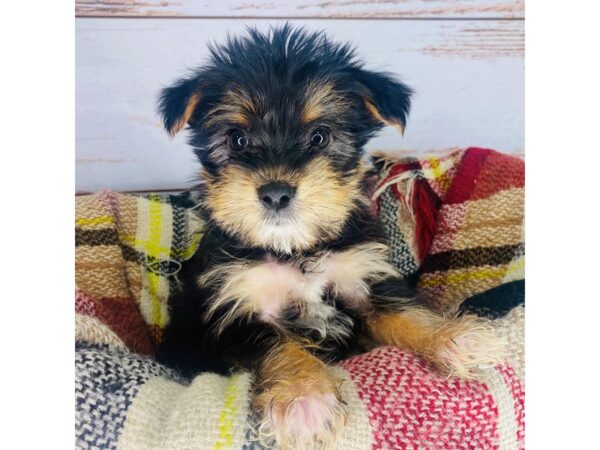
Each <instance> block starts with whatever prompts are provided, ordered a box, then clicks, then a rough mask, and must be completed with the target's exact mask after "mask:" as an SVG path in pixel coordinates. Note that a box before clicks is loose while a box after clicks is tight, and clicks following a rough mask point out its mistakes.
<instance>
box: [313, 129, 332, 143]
mask: <svg viewBox="0 0 600 450" xmlns="http://www.w3.org/2000/svg"><path fill="white" fill-rule="evenodd" d="M327 144H329V133H328V132H327V130H326V129H325V128H323V127H319V128H317V129H316V130H314V131H313V132H312V134H311V135H310V145H312V146H314V147H319V148H324V147H327Z"/></svg>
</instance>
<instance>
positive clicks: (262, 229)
mask: <svg viewBox="0 0 600 450" xmlns="http://www.w3.org/2000/svg"><path fill="white" fill-rule="evenodd" d="M410 93H411V92H410V89H409V88H407V87H406V86H405V85H403V84H402V83H400V82H398V81H396V80H394V79H392V78H391V77H390V76H388V75H385V74H380V73H374V72H370V71H367V70H365V69H363V68H362V65H361V64H360V63H359V62H358V61H357V60H356V58H355V56H354V54H353V51H352V50H351V49H350V48H349V47H348V46H347V45H346V46H344V45H338V44H334V43H331V42H330V41H329V39H328V38H327V37H325V36H324V35H323V34H321V33H313V34H310V33H307V32H305V31H303V30H301V29H292V28H290V27H289V26H284V27H282V28H278V29H275V30H272V31H271V32H270V33H269V34H262V33H260V32H258V31H256V30H249V32H248V36H246V37H243V38H239V39H230V40H229V41H228V43H227V45H224V46H216V47H213V48H211V59H210V61H209V62H208V63H207V64H206V65H205V66H204V67H202V68H201V69H199V70H197V71H196V72H195V73H193V74H192V75H190V77H188V78H186V79H182V80H180V81H178V82H177V83H175V84H174V85H173V86H171V87H169V88H167V89H165V90H163V92H162V96H161V102H160V112H161V114H162V117H163V120H164V123H165V127H166V129H167V130H168V131H169V132H170V133H171V134H175V133H177V132H179V131H180V130H181V129H183V128H184V127H185V125H186V124H187V125H189V127H190V130H191V139H190V143H191V145H192V146H193V147H194V149H195V152H196V154H197V156H198V158H199V159H200V162H201V163H202V169H201V173H200V177H201V181H202V185H201V190H202V199H203V200H202V202H203V203H202V206H203V209H204V211H205V213H206V215H207V216H208V218H209V220H211V221H212V222H213V223H214V224H216V225H217V226H219V227H220V228H221V229H222V230H224V231H225V232H227V233H229V234H230V235H232V236H234V237H236V238H237V239H239V240H241V241H242V242H243V243H245V244H246V245H249V246H258V247H262V248H267V249H271V250H273V251H276V252H284V253H291V252H294V251H303V250H307V249H310V248H311V247H314V246H315V245H317V244H319V243H320V242H326V241H328V240H331V239H334V238H335V237H337V236H338V235H339V234H340V233H341V232H342V230H343V227H344V224H345V223H346V220H347V219H348V217H349V215H350V214H351V212H352V211H353V210H354V209H355V208H356V207H357V206H358V205H359V203H360V202H361V201H363V197H362V195H361V186H360V184H361V179H362V170H361V166H360V159H361V155H362V152H363V146H364V145H365V143H366V142H367V141H368V140H369V139H370V138H371V137H372V136H373V134H374V133H375V132H376V131H377V130H379V129H380V128H381V127H382V126H383V125H384V124H391V125H394V126H397V127H399V128H400V129H404V125H405V122H406V116H407V114H408V110H409V107H410Z"/></svg>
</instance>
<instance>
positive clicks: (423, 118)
mask: <svg viewBox="0 0 600 450" xmlns="http://www.w3.org/2000/svg"><path fill="white" fill-rule="evenodd" d="M76 14H77V20H76V151H77V161H76V167H77V171H76V184H77V186H76V189H77V191H78V192H90V191H95V190H98V189H103V188H112V189H119V190H167V189H180V188H184V187H186V186H189V185H190V183H191V182H192V181H193V179H194V172H195V170H196V168H197V165H196V163H195V161H194V159H193V157H192V153H191V150H190V149H189V147H188V146H187V145H186V137H185V136H184V133H182V135H180V136H177V137H176V138H175V139H170V138H169V137H168V136H167V134H166V133H165V132H164V131H163V130H162V128H161V125H160V122H159V119H158V116H157V115H156V113H155V108H156V96H157V93H158V91H159V90H160V88H161V87H163V86H166V85H168V84H169V83H170V82H171V81H172V80H174V79H175V78H177V77H178V76H180V75H181V74H182V72H183V71H184V70H185V69H186V68H188V67H194V66H197V65H200V64H201V62H202V60H203V59H204V58H205V57H206V55H207V50H206V43H207V42H210V41H214V40H216V41H220V40H222V39H223V38H224V37H225V36H226V35H227V33H234V34H235V33H240V32H242V31H243V29H244V27H246V26H247V25H254V26H257V27H258V28H261V29H266V28H268V27H269V26H271V25H273V24H278V23H282V22H283V19H284V18H292V20H290V21H291V22H292V23H294V24H301V25H304V26H306V27H308V28H311V29H325V30H327V32H328V33H330V34H331V35H332V36H334V37H335V38H337V39H339V40H342V41H344V40H348V41H351V42H353V43H354V44H355V45H356V47H357V48H358V51H359V54H360V55H361V56H362V57H363V59H365V60H366V61H368V66H369V67H371V68H375V69H377V68H379V69H385V70H388V71H392V72H395V73H397V74H399V75H400V76H401V77H402V78H403V79H404V80H405V81H406V82H407V83H408V84H409V85H411V86H412V87H413V88H414V89H415V90H416V96H415V99H414V106H413V112H412V115H411V117H410V118H409V123H408V127H407V130H406V134H405V136H404V138H401V137H400V136H399V135H398V134H397V133H396V132H395V131H394V130H393V129H388V130H385V131H384V132H383V133H382V134H381V135H380V136H379V137H377V138H376V139H375V140H373V141H372V143H371V144H370V146H369V147H370V148H380V149H387V150H390V151H397V152H402V153H405V154H414V155H424V154H427V153H439V152H442V151H444V150H445V149H448V148H450V147H456V146H461V147H462V146H469V145H477V146H483V147H490V148H495V149H497V150H500V151H504V152H507V153H515V154H520V155H522V154H523V153H524V104H523V103H524V101H523V98H524V61H523V53H524V19H523V2H522V1H508V0H496V1H493V0H454V1H452V0H427V1H425V0H387V1H386V0H341V1H334V0H303V1H291V0H285V1H278V2H274V1H266V0H265V1H258V0H229V1H221V2H214V3H213V2H208V1H192V0H179V1H177V2H169V1H162V0H161V1H147V0H146V1H125V0H105V1H91V0H77V2H76Z"/></svg>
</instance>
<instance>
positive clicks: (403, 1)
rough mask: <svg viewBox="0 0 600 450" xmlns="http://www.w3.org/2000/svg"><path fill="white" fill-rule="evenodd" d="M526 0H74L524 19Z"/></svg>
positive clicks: (274, 12)
mask: <svg viewBox="0 0 600 450" xmlns="http://www.w3.org/2000/svg"><path fill="white" fill-rule="evenodd" d="M524 10H525V2H524V0H427V1H423V0H299V1H298V0H224V1H220V2H215V1H208V0H204V1H202V0H176V1H168V0H145V1H141V0H76V2H75V13H76V15H77V16H79V17H85V16H96V17H117V16H119V17H123V16H125V17H203V18H204V17H253V18H260V17H278V18H287V17H289V18H504V19H506V18H511V19H513V18H523V17H524Z"/></svg>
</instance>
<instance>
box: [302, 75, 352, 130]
mask: <svg viewBox="0 0 600 450" xmlns="http://www.w3.org/2000/svg"><path fill="white" fill-rule="evenodd" d="M306 98H307V100H306V102H305V104H304V109H303V111H302V122H304V123H309V122H312V121H314V120H317V119H318V118H320V117H322V116H325V115H329V116H333V117H335V116H338V115H341V114H343V113H344V111H345V109H346V108H347V107H348V102H347V100H346V99H345V98H344V96H343V95H342V94H340V93H339V92H338V91H336V90H335V89H334V85H333V83H331V82H329V81H320V82H315V83H312V84H311V85H310V86H309V88H308V90H307V93H306Z"/></svg>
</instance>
